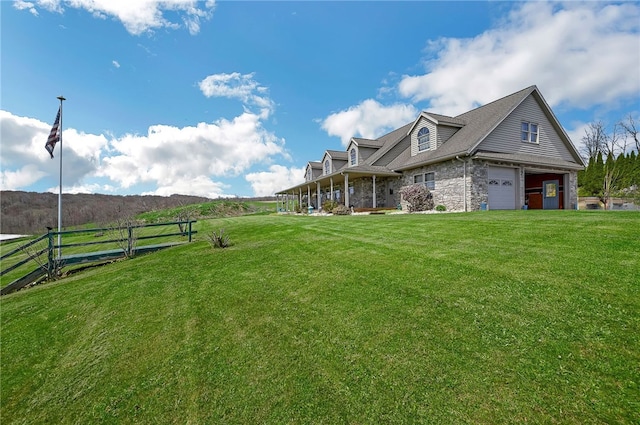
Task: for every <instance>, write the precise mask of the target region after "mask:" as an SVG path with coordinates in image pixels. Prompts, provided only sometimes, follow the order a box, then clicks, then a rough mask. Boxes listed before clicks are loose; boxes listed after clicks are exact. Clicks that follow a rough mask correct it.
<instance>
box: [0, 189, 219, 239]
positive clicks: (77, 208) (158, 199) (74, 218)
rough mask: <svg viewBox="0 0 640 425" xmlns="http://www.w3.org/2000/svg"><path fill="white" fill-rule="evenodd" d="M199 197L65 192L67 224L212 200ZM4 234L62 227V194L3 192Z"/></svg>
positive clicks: (0, 228) (0, 230)
mask: <svg viewBox="0 0 640 425" xmlns="http://www.w3.org/2000/svg"><path fill="white" fill-rule="evenodd" d="M210 201H211V199H208V198H203V197H199V196H187V195H171V196H168V197H165V196H141V195H127V196H116V195H93V194H77V195H71V194H63V195H62V224H63V226H64V227H69V226H79V225H82V224H87V223H95V224H96V225H101V224H108V223H111V222H113V221H114V220H115V219H117V218H123V217H127V216H134V215H137V214H140V213H143V212H148V211H156V210H163V209H168V208H175V207H179V206H183V205H190V204H199V203H204V202H210ZM0 210H1V215H0V233H14V234H32V233H44V232H45V231H46V227H47V226H49V227H53V228H54V229H55V228H57V226H58V195H57V194H54V193H35V192H20V191H0Z"/></svg>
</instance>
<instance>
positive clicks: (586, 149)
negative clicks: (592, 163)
mask: <svg viewBox="0 0 640 425" xmlns="http://www.w3.org/2000/svg"><path fill="white" fill-rule="evenodd" d="M584 133H585V134H584V136H582V144H583V147H582V151H583V152H582V153H583V155H585V156H586V158H587V159H590V158H596V157H597V156H598V153H601V152H602V153H604V146H605V145H606V143H607V131H606V128H605V126H604V124H603V123H602V121H597V122H592V123H590V124H589V127H588V128H586V129H585V130H584Z"/></svg>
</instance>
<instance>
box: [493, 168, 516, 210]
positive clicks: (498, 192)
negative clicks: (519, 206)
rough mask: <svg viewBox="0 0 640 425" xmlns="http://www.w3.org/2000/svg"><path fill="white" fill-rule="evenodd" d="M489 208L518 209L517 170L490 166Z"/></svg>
mask: <svg viewBox="0 0 640 425" xmlns="http://www.w3.org/2000/svg"><path fill="white" fill-rule="evenodd" d="M489 209H491V210H515V209H516V170H515V169H514V168H501V167H489Z"/></svg>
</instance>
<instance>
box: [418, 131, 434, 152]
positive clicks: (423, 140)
mask: <svg viewBox="0 0 640 425" xmlns="http://www.w3.org/2000/svg"><path fill="white" fill-rule="evenodd" d="M430 147H431V143H430V136H429V129H428V128H427V127H422V128H421V129H420V131H418V152H421V151H426V150H427V149H429V148H430Z"/></svg>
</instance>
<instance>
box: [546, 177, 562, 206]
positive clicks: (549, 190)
mask: <svg viewBox="0 0 640 425" xmlns="http://www.w3.org/2000/svg"><path fill="white" fill-rule="evenodd" d="M559 186H560V184H559V180H545V181H543V182H542V208H543V209H545V210H557V209H558V208H559V207H560V202H559V200H560V194H559V193H558V192H559V191H558V189H559Z"/></svg>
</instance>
